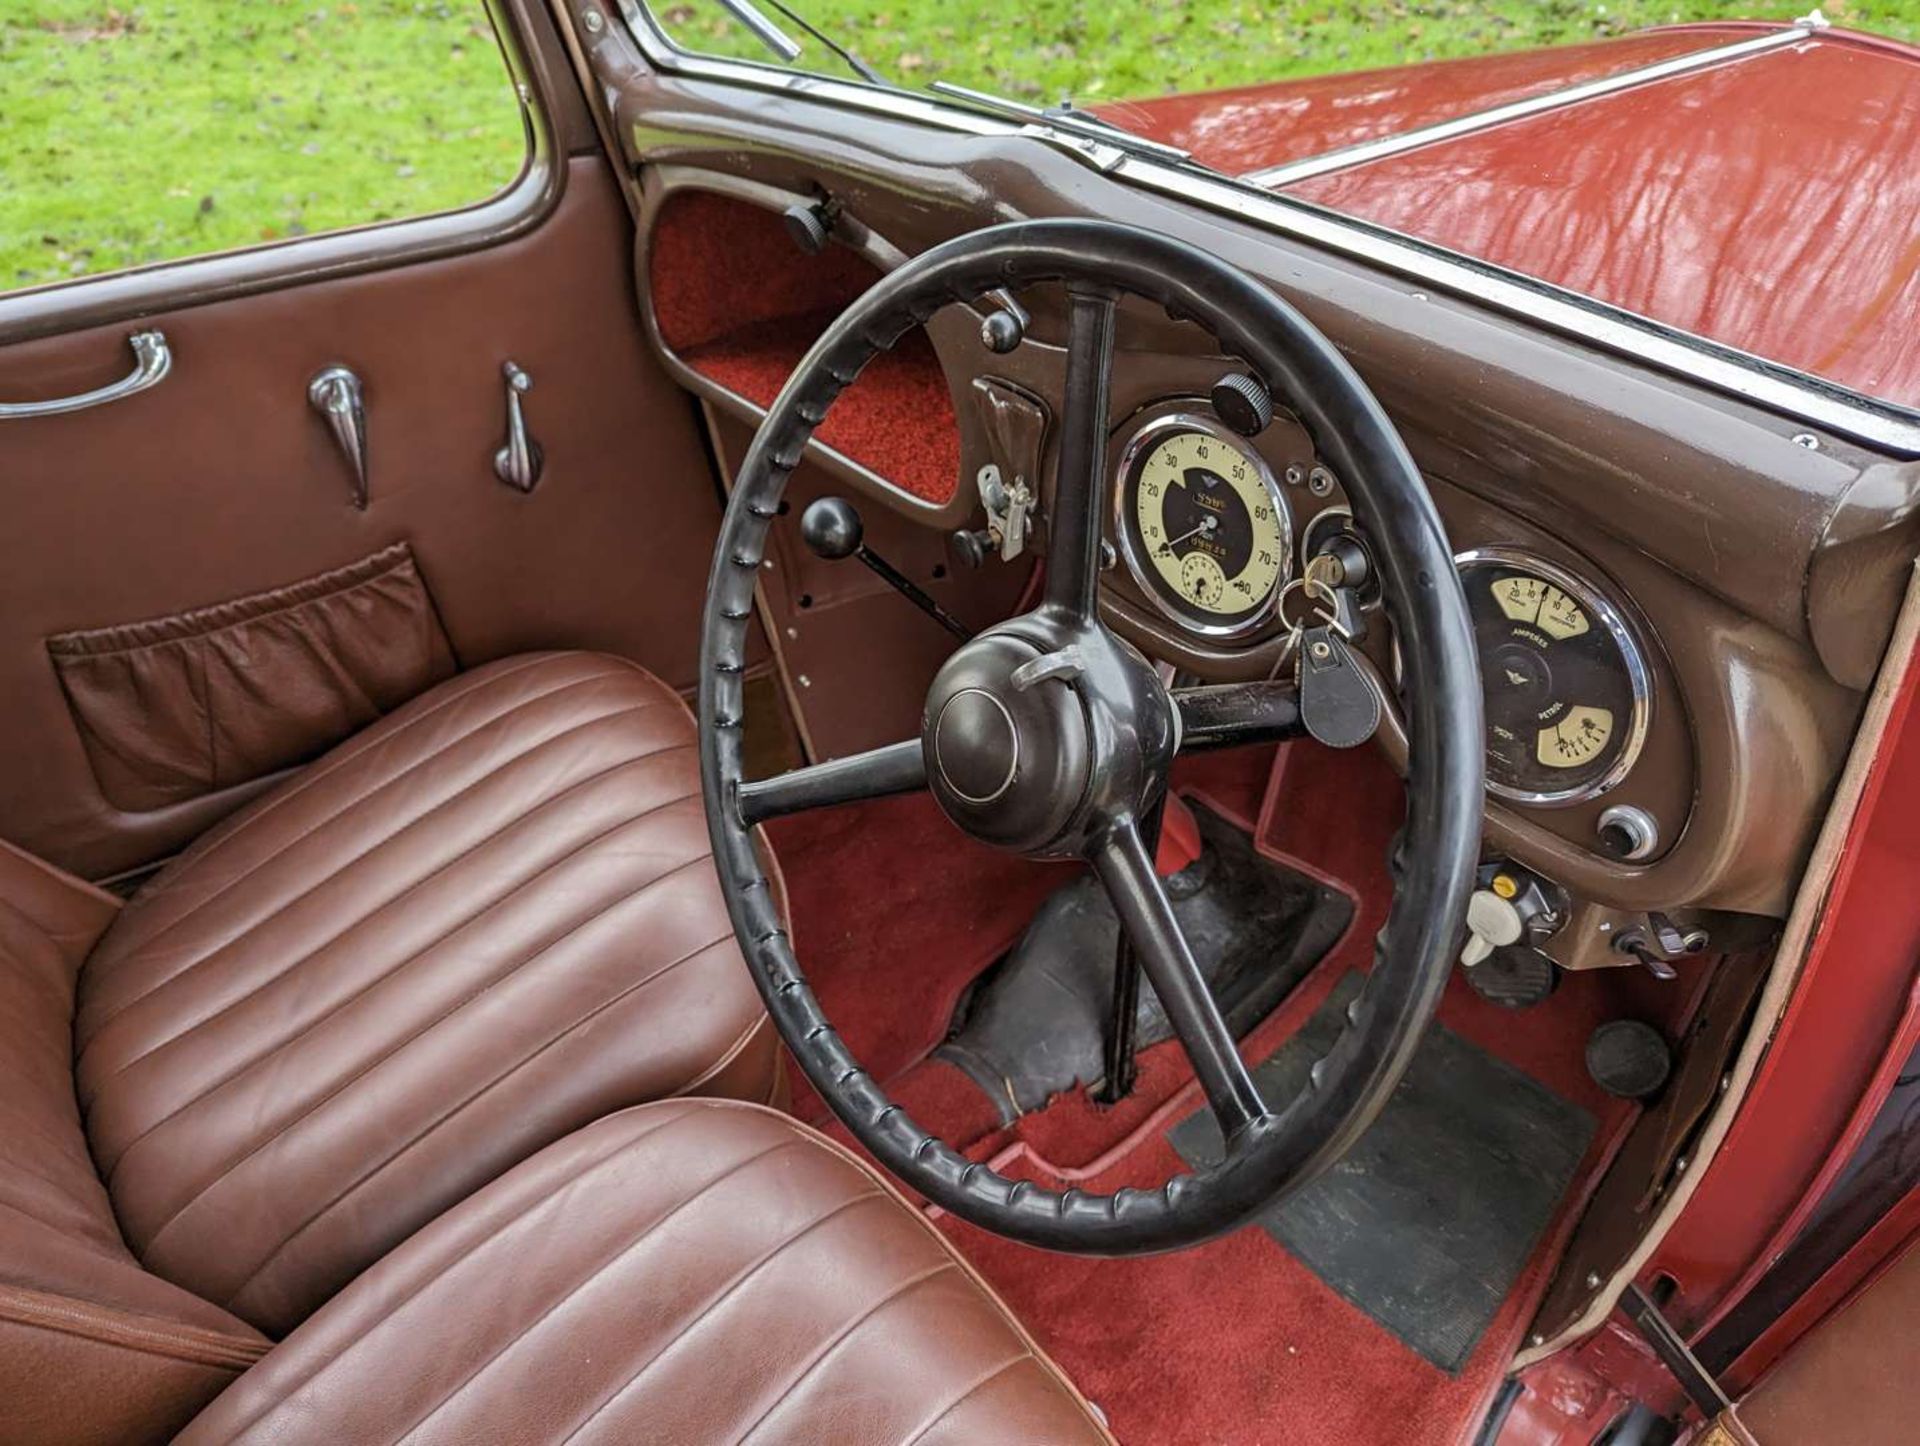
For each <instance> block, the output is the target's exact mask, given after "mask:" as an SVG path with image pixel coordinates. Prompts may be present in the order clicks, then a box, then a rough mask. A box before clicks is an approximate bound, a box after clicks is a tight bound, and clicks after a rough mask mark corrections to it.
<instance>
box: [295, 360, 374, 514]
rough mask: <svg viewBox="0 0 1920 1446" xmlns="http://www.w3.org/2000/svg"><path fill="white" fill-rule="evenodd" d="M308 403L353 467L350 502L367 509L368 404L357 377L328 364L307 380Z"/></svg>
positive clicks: (345, 369) (348, 371)
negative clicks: (351, 497) (351, 500)
mask: <svg viewBox="0 0 1920 1446" xmlns="http://www.w3.org/2000/svg"><path fill="white" fill-rule="evenodd" d="M307 404H308V405H309V406H311V407H312V408H313V409H314V410H315V411H316V412H318V413H319V414H320V415H321V417H322V418H324V419H325V421H326V424H327V429H328V430H329V431H331V432H332V433H333V440H334V441H336V442H338V443H339V444H340V451H341V453H342V454H343V455H344V456H345V457H346V459H347V465H348V466H349V467H351V468H352V469H353V505H354V506H355V507H357V508H359V509H360V510H361V511H362V512H365V511H366V510H367V406H366V401H365V397H364V394H363V393H362V392H361V390H360V378H359V377H357V376H355V375H354V374H353V373H352V372H351V371H350V370H348V369H347V368H346V367H342V366H331V367H328V368H326V369H325V370H324V371H322V372H320V373H318V374H317V375H316V376H315V377H314V379H313V380H312V381H310V382H308V383H307Z"/></svg>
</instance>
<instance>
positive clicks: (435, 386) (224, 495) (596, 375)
mask: <svg viewBox="0 0 1920 1446" xmlns="http://www.w3.org/2000/svg"><path fill="white" fill-rule="evenodd" d="M626 234H627V218H626V211H625V207H624V205H623V203H622V202H621V199H620V195H619V192H618V188H617V186H616V183H615V182H614V180H613V178H612V177H611V176H610V174H609V172H608V167H607V165H606V163H605V162H604V161H602V160H599V159H597V158H593V157H581V158H578V159H575V160H572V161H571V162H570V163H569V164H568V166H567V179H566V185H565V189H564V193H563V195H562V196H561V198H560V201H559V203H558V205H557V207H556V209H555V210H554V211H553V213H552V215H551V216H550V218H549V219H548V220H547V221H546V222H545V223H544V224H543V225H541V226H540V227H539V228H538V229H537V230H535V231H533V232H531V233H530V234H528V235H526V236H523V237H521V238H520V239H517V240H513V241H508V242H506V243H505V244H503V245H500V246H497V247H492V248H484V249H481V250H477V251H475V252H473V253H471V254H469V255H463V256H457V257H453V258H449V259H447V260H443V261H435V262H432V263H429V264H426V265H423V266H418V267H403V268H400V269H397V270H384V271H376V272H371V273H367V274H363V275H357V276H351V277H346V278H342V279H340V280H333V281H322V282H317V283H314V284H312V285H309V286H302V287H295V288H292V289H289V290H285V291H269V292H265V293H262V294H260V295H256V296H249V297H243V298H240V299H236V300H231V301H223V302H217V303H214V304H211V305H206V306H196V307H193V308H191V309H188V310H183V311H180V312H178V313H167V314H161V315H157V316H153V317H151V318H149V319H148V321H147V322H145V323H143V324H146V325H150V326H154V327H158V328H160V329H162V330H164V331H165V332H166V333H167V335H168V337H169V341H170V343H171V345H172V347H173V349H174V351H175V353H176V356H177V361H176V363H175V367H174V371H173V374H172V375H171V376H169V377H168V378H167V380H166V382H165V383H164V384H163V385H162V386H161V387H158V388H156V389H155V390H153V391H151V392H148V393H147V394H145V395H144V396H140V397H135V398H132V399H130V400H128V401H126V402H123V403H120V404H117V405H115V406H112V407H108V408H105V409H102V410H100V411H98V412H84V413H77V414H73V415H70V416H67V417H55V418H49V419H46V420H44V421H36V422H33V423H31V424H26V423H21V424H14V425H12V426H10V427H9V428H8V429H7V430H6V431H4V432H0V466H4V468H5V470H6V472H7V474H8V476H9V477H10V478H12V479H14V484H15V499H14V505H13V506H12V507H11V508H10V509H9V514H8V519H7V524H6V527H7V535H8V537H9V539H11V543H10V546H9V548H8V551H9V553H10V555H11V556H12V557H13V558H14V562H13V565H11V566H10V567H9V568H8V570H7V575H6V581H5V583H4V584H0V587H4V589H5V593H4V598H3V599H0V614H4V616H5V618H6V623H5V631H6V639H5V642H4V650H5V656H6V659H7V661H6V662H5V663H4V665H0V666H4V674H0V691H4V693H5V695H6V696H7V698H8V699H9V700H10V706H11V708H12V724H11V734H12V742H13V747H12V748H10V749H9V750H8V754H7V762H6V763H5V764H4V765H0V768H3V769H4V776H3V777H0V815H4V816H5V817H6V819H7V820H8V827H9V830H10V833H11V836H12V838H13V839H14V841H15V842H17V843H18V844H19V845H20V846H22V847H24V848H28V849H31V850H32V851H34V852H36V853H38V854H40V855H41V856H42V857H44V858H47V859H48V860H50V861H52V862H54V863H56V864H59V865H60V866H61V867H63V868H69V869H72V870H74V871H76V872H78V873H81V874H83V875H87V876H90V877H95V878H101V877H108V876H112V875H116V874H120V873H123V872H126V871H127V870H130V869H136V868H139V867H142V866H144V865H147V864H150V863H152V862H153V861H155V860H157V859H160V858H164V857H166V856H167V855H168V854H171V853H173V852H175V851H177V850H178V849H179V848H180V847H182V846H183V845H184V844H186V843H187V842H188V841H189V840H191V839H192V838H193V837H194V836H195V835H196V834H198V833H200V832H201V831H203V830H204V829H205V828H206V827H207V826H208V825H209V824H211V823H213V822H214V821H216V820H217V819H219V818H220V817H222V816H224V815H225V814H227V813H230V812H231V811H232V810H233V809H234V808H235V807H237V806H238V805H239V804H240V803H242V802H244V801H245V800H246V799H248V798H249V797H252V796H254V795H255V794H257V793H258V792H259V790H260V788H261V787H262V786H264V785H265V783H266V782H267V781H268V779H270V778H271V777H272V776H274V775H273V774H272V773H267V774H261V775H258V776H256V777H252V778H249V779H245V780H234V781H228V780H224V779H223V780H221V781H220V782H221V785H222V786H220V787H218V788H215V789H213V790H212V791H210V792H203V793H201V794H200V795H199V796H197V797H192V798H183V799H180V800H178V801H173V802H166V803H162V804H160V805H158V806H154V807H146V808H139V809H128V808H121V807H116V806H115V804H114V803H113V801H112V798H111V796H110V795H109V794H108V793H105V792H103V790H102V780H101V779H99V778H98V777H97V776H96V774H95V772H94V770H93V768H92V766H91V764H90V762H89V759H88V756H87V754H86V752H85V750H84V749H83V748H82V747H81V745H80V739H79V737H78V736H77V735H76V731H75V727H74V723H73V719H72V716H71V713H70V711H69V703H68V699H67V697H66V696H65V695H63V692H62V687H61V684H60V682H59V680H58V678H57V677H56V674H55V670H54V666H53V660H52V659H51V658H50V657H49V653H48V642H47V640H48V639H49V638H51V637H55V636H56V635H61V634H67V633H71V632H74V631H77V630H83V629H93V628H103V627H111V626H116V625H120V624H130V623H137V622H142V621H145V620H146V619H149V618H154V617H162V616H165V615H168V614H177V613H182V612H186V611H189V610H191V609H196V608H202V607H206V606H209V605H212V604H220V603H226V602H228V601H230V600H232V599H235V598H241V597H245V596H247V595H248V594H252V593H257V592H260V591H262V590H265V589H271V588H276V587H281V586H285V585H287V584H293V583H298V582H302V581H304V580H306V579H309V578H311V577H313V576H314V575H316V574H320V573H324V572H326V571H328V570H330V569H334V568H338V567H341V566H344V565H347V564H351V563H355V562H357V561H359V560H360V559H362V558H365V557H367V556H368V555H370V554H372V553H375V552H377V551H379V550H380V549H382V548H384V547H388V546H391V545H393V544H396V543H400V542H404V543H406V545H407V546H408V547H409V548H410V549H411V551H412V554H413V557H414V560H415V562H416V563H417V566H418V570H419V574H420V577H421V578H422V580H423V581H424V584H425V587H426V589H427V592H428V594H429V596H430V598H431V607H432V610H433V612H434V614H435V615H436V616H437V617H438V619H439V622H440V623H441V624H442V625H443V626H444V628H445V632H446V641H447V644H448V645H449V646H450V648H451V651H452V657H453V658H454V659H457V660H458V662H459V663H460V665H462V666H465V667H472V666H474V665H476V664H479V663H484V662H488V661H491V660H492V659H495V658H499V657H503V656H505V655H508V654H511V653H516V652H523V651H527V650H529V649H535V648H540V647H544V646H549V645H552V644H555V643H567V644H570V645H575V646H582V647H588V648H595V649H604V650H606V651H610V652H615V653H618V654H620V655H622V656H625V657H629V658H632V659H634V660H635V661H637V662H641V663H643V664H645V665H646V666H647V667H649V668H650V669H652V670H654V671H655V672H657V673H658V674H659V675H660V676H661V677H662V678H664V679H666V680H667V681H668V682H670V683H672V684H674V685H676V686H685V685H687V684H688V683H690V682H691V681H692V677H693V667H694V657H695V648H696V640H695V637H694V632H693V628H692V626H691V624H690V621H689V619H688V617H687V615H686V613H685V612H684V611H683V606H684V600H685V599H688V598H691V597H694V596H697V595H698V593H699V590H700V587H701V585H702V582H703V579H704V577H705V574H706V566H707V556H706V554H707V542H708V539H710V538H711V536H712V532H713V526H714V522H715V519H716V517H717V515H718V511H717V508H718V504H717V500H716V494H715V491H714V489H713V488H712V486H711V485H710V484H708V483H707V482H706V481H705V480H704V478H705V474H706V472H707V463H706V457H705V451H704V444H703V442H702V440H701V437H700V435H699V430H698V422H697V419H696V417H695V415H694V412H693V409H692V407H691V406H690V405H689V403H688V401H687V399H686V397H685V396H684V394H683V393H681V392H680V391H679V390H678V389H677V388H676V387H674V386H673V385H672V383H671V382H669V381H668V380H667V378H666V376H665V375H664V374H663V373H662V371H661V369H660V367H659V366H658V364H657V363H655V362H654V361H653V359H652V358H651V357H650V356H649V355H648V354H647V352H646V349H645V347H644V345H643V344H642V342H641V340H640V338H639V337H638V335H637V334H636V333H635V331H634V328H633V326H632V324H631V322H630V320H629V319H628V318H629V317H630V315H631V307H632V301H631V297H630V292H629V289H628V288H629V285H630V283H629V282H628V281H627V279H626V278H627V275H628V271H627V266H626V262H625V252H626ZM126 329H127V328H126V327H125V325H124V324H115V325H109V326H99V327H94V328H89V329H84V330H81V331H79V332H75V333H73V334H70V335H66V336H60V337H50V338H46V339H43V340H38V341H29V342H23V343H20V344H18V345H15V346H10V347H6V348H4V349H0V393H4V394H5V395H6V396H8V397H9V398H22V399H26V398H32V397H35V396H56V395H60V394H62V393H63V392H68V391H74V390H79V389H82V388H84V387H86V386H91V385H94V384H96V383H97V382H98V381H99V380H100V379H101V373H102V372H103V371H106V370H107V369H109V368H112V367H117V366H118V365H120V356H119V355H118V354H117V353H120V352H121V351H122V350H123V345H124V344H123V341H122V338H123V336H124V334H125V331H126ZM507 361H513V362H516V363H518V364H519V365H520V366H522V367H523V368H525V369H526V371H527V372H528V373H529V374H530V375H532V376H533V378H534V380H535V389H534V390H533V391H532V392H531V393H530V394H529V396H528V399H527V403H526V410H527V415H528V417H529V422H530V427H531V429H532V431H533V433H534V435H535V437H536V438H537V439H538V440H539V441H540V442H541V444H542V446H543V448H544V450H545V453H546V469H545V475H544V476H543V477H542V479H541V481H540V483H539V485H538V486H537V487H536V488H535V490H534V491H533V492H532V493H531V494H522V493H519V492H517V491H515V490H514V489H513V488H511V487H509V486H506V485H505V484H503V483H502V482H501V481H500V480H499V478H498V477H496V476H495V474H494V470H493V466H492V457H493V453H494V451H495V449H496V448H498V447H499V446H500V445H501V442H502V439H503V438H504V435H505V430H506V401H505V395H506V393H505V386H504V383H503V382H502V380H501V371H500V369H501V366H502V364H503V363H505V362H507ZM336 362H345V363H347V364H349V365H351V366H352V367H353V368H354V369H355V370H356V371H357V372H358V373H359V374H360V375H361V377H362V378H363V381H364V384H365V396H366V414H367V429H368V440H367V454H368V459H369V490H370V494H371V501H370V505H369V506H368V508H367V509H366V510H365V511H361V510H358V509H356V508H355V507H354V505H353V501H352V476H351V473H350V472H349V470H348V468H347V465H346V462H345V460H344V459H343V457H342V455H341V453H340V451H339V450H338V448H337V447H336V446H335V444H334V442H333V439H332V438H331V436H330V435H329V434H328V432H327V430H326V428H325V427H324V426H322V425H321V424H320V422H319V421H318V419H317V418H316V417H315V416H314V415H313V413H312V411H311V409H310V408H309V406H308V404H307V399H306V392H307V386H308V382H309V380H310V379H311V378H312V377H313V375H314V374H315V373H316V372H318V371H320V370H321V369H322V368H324V367H326V366H328V365H331V364H333V363H336ZM438 671H439V670H434V671H432V672H429V673H427V674H423V675H421V676H420V677H418V678H417V679H416V680H415V681H416V682H418V683H425V682H429V681H433V680H434V678H435V676H437V674H438ZM191 681H192V686H195V687H197V686H198V678H197V676H196V677H195V678H194V679H193V680H191ZM188 687H189V680H188V679H186V678H185V677H183V678H182V679H181V680H180V681H179V684H178V687H177V688H176V689H175V692H179V691H183V690H186V689H187V688H188ZM394 701H397V700H394ZM147 703H148V704H149V705H151V706H154V707H159V706H161V702H160V700H158V699H152V698H149V699H148V700H147ZM203 703H204V699H203V698H200V697H196V696H193V695H191V694H189V695H188V696H186V697H173V698H170V699H169V700H168V701H167V703H166V705H165V706H167V707H169V708H172V709H175V710H178V711H185V710H191V709H195V708H197V707H200V706H201V705H202V704H203ZM356 721H359V722H364V721H367V720H366V719H364V718H362V719H358V720H356ZM341 736H344V733H337V734H335V736H333V737H329V738H325V739H323V740H320V742H321V743H322V745H324V744H327V743H332V742H336V741H338V738H339V737H341ZM315 751H317V749H315V748H312V747H309V749H308V751H307V752H306V754H305V756H306V757H311V756H312V754H313V753H314V752H315ZM287 761H289V762H290V761H293V760H287ZM302 761H303V760H302Z"/></svg>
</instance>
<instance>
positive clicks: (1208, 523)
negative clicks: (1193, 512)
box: [1160, 516, 1220, 552]
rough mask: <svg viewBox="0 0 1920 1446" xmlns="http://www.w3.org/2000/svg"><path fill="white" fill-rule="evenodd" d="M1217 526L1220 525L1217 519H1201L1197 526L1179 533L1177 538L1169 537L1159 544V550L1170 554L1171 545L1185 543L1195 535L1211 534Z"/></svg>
mask: <svg viewBox="0 0 1920 1446" xmlns="http://www.w3.org/2000/svg"><path fill="white" fill-rule="evenodd" d="M1219 525H1220V519H1219V518H1217V517H1211V516H1209V517H1203V518H1201V519H1200V525H1199V526H1197V527H1189V528H1188V529H1187V530H1186V531H1185V532H1183V533H1181V534H1180V535H1179V536H1178V537H1169V538H1168V539H1167V540H1166V541H1165V542H1163V543H1161V544H1160V550H1161V551H1162V552H1172V551H1173V545H1174V544H1175V543H1176V542H1185V541H1186V540H1187V539H1188V538H1189V537H1192V536H1193V535H1194V534H1195V533H1199V532H1211V531H1213V530H1214V528H1216V527H1218V526H1219Z"/></svg>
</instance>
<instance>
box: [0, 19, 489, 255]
mask: <svg viewBox="0 0 1920 1446" xmlns="http://www.w3.org/2000/svg"><path fill="white" fill-rule="evenodd" d="M526 159H527V138H526V134H525V127H524V124H523V121H522V118H521V112H520V104H519V99H518V96H517V95H516V94H515V91H514V87H513V84H512V81H511V78H510V77H509V75H508V72H507V68H506V63H505V59H504V57H503V55H502V54H501V50H500V45H499V42H498V40H497V39H496V38H495V35H494V31H493V26H492V23H491V21H490V20H489V18H488V15H487V11H486V8H485V5H484V4H483V3H482V0H249V3H246V4H232V3H228V0H118V3H108V0H5V3H0V291H10V290H14V289H17V288H20V287H26V286H39V285H45V284H47V283H50V282H56V281H67V280H71V279H73V278H74V277H79V276H89V275H95V274H98V273H100V272H105V271H117V270H120V269H122V268H124V267H129V266H142V265H146V264H148V263H151V262H156V261H170V260H173V259H175V258H178V257H183V256H193V255H200V254H205V253H208V252H215V251H226V250H231V249H233V248H235V247H240V246H250V245H257V244H259V243H261V242H264V241H278V240H283V239H285V238H288V237H295V236H305V235H310V234H313V233H316V232H320V231H331V230H337V229H339V228H342V227H347V226H359V225H365V224H368V223H371V222H380V221H391V220H398V219H401V218H404V217H410V216H419V215H425V214H427V213H430V212H434V211H446V210H452V209H456V208H458V207H461V206H466V205H470V204H472V203H474V202H478V201H483V200H485V199H487V198H488V197H489V196H491V195H493V194H494V193H496V192H498V191H500V190H501V189H503V188H504V187H506V186H507V185H509V184H510V183H511V182H512V181H513V180H514V179H515V177H516V176H518V174H519V173H520V170H521V167H522V166H524V165H525V163H526Z"/></svg>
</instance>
